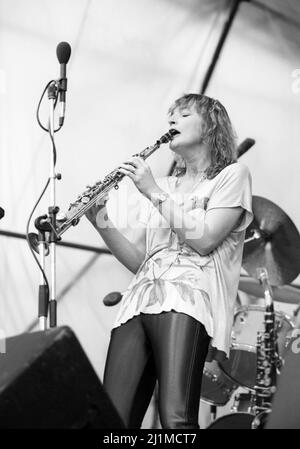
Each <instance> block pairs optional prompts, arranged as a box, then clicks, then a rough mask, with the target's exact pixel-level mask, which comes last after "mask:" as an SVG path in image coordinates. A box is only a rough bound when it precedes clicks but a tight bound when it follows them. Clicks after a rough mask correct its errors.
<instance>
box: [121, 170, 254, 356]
mask: <svg viewBox="0 0 300 449" xmlns="http://www.w3.org/2000/svg"><path fill="white" fill-rule="evenodd" d="M176 180H177V178H176V177H174V176H170V177H164V178H160V179H158V180H157V181H156V182H157V184H158V185H159V186H160V187H161V189H163V190H164V191H165V192H167V193H168V194H169V195H170V196H171V198H172V199H173V200H174V201H176V202H177V203H178V204H179V205H181V206H182V207H183V208H184V210H185V211H186V213H189V214H192V215H195V216H197V217H199V223H201V222H203V219H204V216H205V211H208V210H210V209H214V208H224V207H242V208H243V209H244V212H243V214H242V216H241V219H240V220H239V223H238V224H237V226H236V227H235V228H234V229H233V230H232V232H231V233H230V234H229V235H228V236H227V237H226V239H225V240H224V241H223V242H222V243H221V244H220V245H219V246H218V247H217V248H216V249H215V250H214V251H212V252H211V253H210V254H208V255H205V256H202V255H200V254H199V253H198V252H197V251H195V250H194V249H193V248H191V247H190V246H189V245H188V244H186V243H185V242H180V241H179V239H178V236H177V234H176V232H174V231H173V230H172V229H171V228H170V227H169V224H168V222H167V220H165V219H164V218H163V217H162V215H161V214H160V213H159V211H158V209H157V208H156V207H154V206H153V204H152V203H151V202H150V201H148V200H147V207H146V208H144V210H143V211H142V214H141V216H142V217H141V218H140V220H141V222H143V223H144V225H145V226H146V241H147V246H146V257H145V259H144V261H143V263H142V264H141V266H140V268H139V270H138V272H137V273H136V275H135V276H134V277H133V279H132V281H131V282H130V284H129V286H128V288H127V289H126V291H125V292H124V293H123V298H122V301H121V305H120V309H119V311H118V314H117V317H116V320H115V323H114V326H113V327H114V328H115V327H118V326H120V325H121V324H123V323H125V322H126V321H128V320H129V319H131V318H132V317H134V316H136V315H139V314H140V313H141V312H142V313H150V314H153V313H155V314H156V313H161V312H164V311H170V310H175V311H177V312H182V313H185V314H187V315H190V316H192V317H193V318H195V319H196V320H198V321H200V322H201V323H202V324H203V325H204V326H205V329H206V332H207V333H208V335H209V336H210V337H211V344H210V348H209V354H208V357H207V360H208V361H210V360H212V359H213V358H214V359H217V360H219V361H221V360H222V359H224V358H225V355H226V356H227V357H228V356H229V349H230V344H231V329H232V324H233V316H234V306H235V301H236V296H237V290H238V282H239V276H240V270H241V263H242V253H243V243H244V238H245V230H246V228H247V226H248V225H249V224H250V223H251V221H252V218H253V215H252V194H251V175H250V172H249V170H248V168H247V167H246V166H245V165H243V164H240V163H233V164H231V165H229V166H227V167H225V168H224V169H223V170H222V171H221V172H220V173H219V174H218V175H217V176H215V178H214V179H211V180H208V179H205V180H204V181H202V182H199V183H198V184H196V186H195V187H194V189H193V190H192V191H191V192H190V193H189V194H184V195H182V194H178V193H174V189H175V183H176ZM197 221H198V220H197ZM195 237H197V236H196V235H195Z"/></svg>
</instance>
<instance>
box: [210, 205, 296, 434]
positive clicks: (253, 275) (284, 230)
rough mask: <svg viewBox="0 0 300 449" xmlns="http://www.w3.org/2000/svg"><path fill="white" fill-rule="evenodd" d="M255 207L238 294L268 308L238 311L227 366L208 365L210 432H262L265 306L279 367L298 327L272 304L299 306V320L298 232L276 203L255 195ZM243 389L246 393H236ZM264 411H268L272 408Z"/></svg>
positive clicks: (260, 307)
mask: <svg viewBox="0 0 300 449" xmlns="http://www.w3.org/2000/svg"><path fill="white" fill-rule="evenodd" d="M252 207H253V214H254V219H253V221H252V223H251V224H250V225H249V227H248V228H247V230H246V237H245V245H244V253H243V262H242V266H243V268H244V269H245V270H246V271H247V273H248V274H249V275H250V276H241V278H240V282H239V290H240V291H242V292H244V293H246V294H248V295H251V296H252V297H253V296H255V297H256V298H264V305H263V306H261V305H257V304H249V305H246V306H240V307H238V308H237V309H236V311H235V316H234V322H233V330H232V336H231V337H232V338H231V341H232V342H231V348H230V354H229V358H228V359H226V361H224V362H217V361H212V362H206V363H205V367H204V371H203V376H202V386H201V399H202V400H203V401H204V402H206V403H208V404H210V406H211V412H212V416H213V422H212V423H211V424H210V425H209V426H208V427H207V428H212V429H215V428H219V429H229V428H230V429H240V428H242V429H247V428H250V429H251V428H263V427H264V425H265V419H266V415H267V414H266V413H265V414H264V418H263V419H258V418H259V416H258V412H257V408H258V407H257V395H256V392H257V391H258V390H257V388H260V389H261V387H257V375H258V374H257V373H258V372H259V366H258V359H259V355H258V348H259V346H258V344H257V342H258V336H259V335H261V334H263V333H265V332H266V310H267V305H266V304H267V301H271V303H270V304H271V308H272V311H273V328H274V329H272V332H273V331H274V339H275V341H276V359H277V362H279V361H280V363H279V364H281V365H282V364H283V363H284V357H285V352H286V350H287V346H288V344H289V343H290V341H291V339H292V338H293V329H294V328H295V327H300V323H299V322H298V323H297V322H296V323H295V319H294V320H293V319H292V318H291V317H290V316H288V315H286V314H285V313H283V312H280V311H277V310H276V311H274V309H273V301H275V302H277V301H278V302H283V303H289V304H297V306H298V307H297V312H294V317H296V316H297V315H298V312H299V309H300V306H299V304H300V287H296V286H293V285H289V284H290V283H291V282H292V281H293V280H294V279H295V278H296V277H297V276H298V274H299V272H300V235H299V232H298V230H297V228H296V227H295V225H294V224H293V222H292V221H291V219H290V218H289V217H288V216H287V214H286V213H285V212H284V211H283V210H282V209H281V208H279V207H278V206H277V205H276V204H274V203H273V202H271V201H269V200H267V199H265V198H262V197H259V196H253V200H252ZM261 269H263V270H264V272H265V273H267V281H268V285H269V289H268V288H267V289H266V285H265V284H264V283H263V282H262V280H261V278H260V276H259V275H258V273H259V270H261ZM266 290H267V291H266ZM269 293H270V294H269ZM266 294H268V295H266ZM267 296H268V298H267ZM268 332H269V330H268ZM269 333H270V332H269ZM268 335H269V334H268ZM262 354H264V353H262ZM260 356H261V354H260ZM260 363H261V357H260ZM272 363H273V362H272ZM272 363H271V364H272ZM274 363H275V362H274ZM265 364H266V363H265ZM263 365H264V360H262V366H263ZM278 368H279V366H278V364H277V365H276V367H274V369H275V371H276V372H277V373H278V374H280V369H278ZM275 377H276V376H275ZM275 383H276V382H275ZM240 387H242V389H243V390H244V392H243V393H237V391H238V389H239V388H240ZM275 390H276V385H275V386H274V391H275ZM261 391H263V390H261ZM234 393H235V395H234V397H233V394H234ZM232 397H233V405H232V407H231V412H230V413H229V414H227V415H223V416H221V417H220V418H217V419H215V418H216V410H217V407H220V406H225V405H226V404H228V403H229V401H230V400H232ZM267 408H268V407H267ZM266 411H267V412H270V411H271V407H269V409H268V410H266Z"/></svg>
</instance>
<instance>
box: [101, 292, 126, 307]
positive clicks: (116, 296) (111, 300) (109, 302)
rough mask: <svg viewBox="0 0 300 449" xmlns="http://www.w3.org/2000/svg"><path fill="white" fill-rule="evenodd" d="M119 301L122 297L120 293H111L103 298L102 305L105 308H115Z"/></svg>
mask: <svg viewBox="0 0 300 449" xmlns="http://www.w3.org/2000/svg"><path fill="white" fill-rule="evenodd" d="M121 299H122V295H121V293H120V292H111V293H109V294H108V295H106V296H105V297H104V299H103V303H104V305H106V306H115V305H116V304H118V303H119V302H120V301H121Z"/></svg>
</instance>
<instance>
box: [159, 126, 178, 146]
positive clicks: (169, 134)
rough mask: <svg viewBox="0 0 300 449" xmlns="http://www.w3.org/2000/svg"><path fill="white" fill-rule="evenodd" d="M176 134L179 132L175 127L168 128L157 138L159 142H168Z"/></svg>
mask: <svg viewBox="0 0 300 449" xmlns="http://www.w3.org/2000/svg"><path fill="white" fill-rule="evenodd" d="M176 134H180V133H179V131H177V130H176V129H173V128H172V129H170V130H169V131H168V132H167V133H166V134H164V135H163V136H162V137H161V138H160V139H159V140H160V142H161V143H167V142H170V140H172V139H173V137H174V136H175V135H176Z"/></svg>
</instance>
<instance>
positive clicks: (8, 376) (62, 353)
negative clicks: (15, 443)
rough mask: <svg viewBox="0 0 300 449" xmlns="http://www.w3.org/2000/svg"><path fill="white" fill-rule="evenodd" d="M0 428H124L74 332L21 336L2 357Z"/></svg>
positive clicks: (57, 330) (62, 330)
mask: <svg viewBox="0 0 300 449" xmlns="http://www.w3.org/2000/svg"><path fill="white" fill-rule="evenodd" d="M0 428H2V429H8V428H13V429H17V428H18V429H20V428H31V429H40V428H43V429H47V428H64V429H66V428H67V429H70V428H77V429H78V428H79V429H86V428H99V429H123V428H124V424H123V422H122V420H121V418H120V417H119V415H118V413H117V411H116V410H115V408H114V407H113V404H112V403H111V401H110V399H109V397H108V396H107V394H106V392H105V391H104V388H103V386H102V384H101V382H100V380H99V378H98V376H97V374H96V373H95V371H94V369H93V368H92V366H91V364H90V362H89V360H88V358H87V357H86V355H85V353H84V351H83V349H82V347H81V345H80V343H79V342H78V340H77V338H76V336H75V334H74V333H73V331H72V330H71V329H70V328H69V327H67V326H62V327H58V328H54V329H49V330H46V331H40V332H33V333H26V334H21V335H17V336H15V337H11V338H8V339H7V340H6V353H5V354H0Z"/></svg>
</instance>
